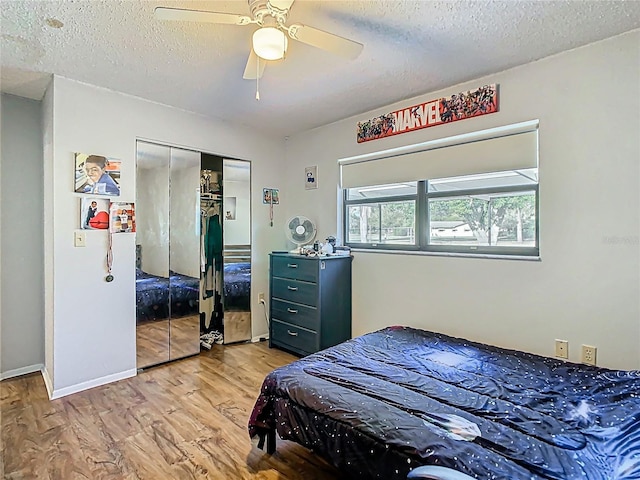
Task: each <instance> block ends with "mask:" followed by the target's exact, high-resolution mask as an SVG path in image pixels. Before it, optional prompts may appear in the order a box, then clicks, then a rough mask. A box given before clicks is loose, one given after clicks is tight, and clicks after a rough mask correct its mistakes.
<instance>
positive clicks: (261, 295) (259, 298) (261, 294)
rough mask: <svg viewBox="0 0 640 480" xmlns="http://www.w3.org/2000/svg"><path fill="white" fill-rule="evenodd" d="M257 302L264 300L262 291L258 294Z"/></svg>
mask: <svg viewBox="0 0 640 480" xmlns="http://www.w3.org/2000/svg"><path fill="white" fill-rule="evenodd" d="M258 302H260V303H262V302H264V293H262V292H260V293H259V294H258Z"/></svg>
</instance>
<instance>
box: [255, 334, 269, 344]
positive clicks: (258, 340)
mask: <svg viewBox="0 0 640 480" xmlns="http://www.w3.org/2000/svg"><path fill="white" fill-rule="evenodd" d="M262 339H264V340H269V334H268V333H265V334H264V335H258V336H257V337H253V338H252V339H251V342H252V343H258V342H260V341H261V340H262Z"/></svg>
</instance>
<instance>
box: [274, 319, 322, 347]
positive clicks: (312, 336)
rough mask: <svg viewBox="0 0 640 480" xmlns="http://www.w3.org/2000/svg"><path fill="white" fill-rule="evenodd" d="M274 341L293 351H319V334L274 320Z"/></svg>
mask: <svg viewBox="0 0 640 480" xmlns="http://www.w3.org/2000/svg"><path fill="white" fill-rule="evenodd" d="M271 329H272V332H271V335H272V340H273V341H274V342H276V343H279V344H282V345H284V346H288V347H290V348H292V349H293V350H298V351H300V352H304V353H311V352H315V351H317V350H318V334H317V333H316V332H312V331H310V330H306V329H304V328H300V327H297V326H295V325H289V324H288V323H284V322H280V321H278V320H273V323H272V325H271Z"/></svg>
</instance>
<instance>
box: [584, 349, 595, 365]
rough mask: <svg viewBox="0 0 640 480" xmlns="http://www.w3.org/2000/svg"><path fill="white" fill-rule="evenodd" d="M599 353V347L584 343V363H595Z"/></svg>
mask: <svg viewBox="0 0 640 480" xmlns="http://www.w3.org/2000/svg"><path fill="white" fill-rule="evenodd" d="M597 353H598V349H597V348H596V347H594V346H591V345H582V363H586V364H587V365H595V364H596V354H597Z"/></svg>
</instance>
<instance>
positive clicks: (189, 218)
mask: <svg viewBox="0 0 640 480" xmlns="http://www.w3.org/2000/svg"><path fill="white" fill-rule="evenodd" d="M170 172H171V178H170V192H171V193H170V212H171V213H170V229H169V245H170V248H169V252H170V262H169V267H170V277H169V284H170V295H171V320H170V322H169V329H170V336H169V338H170V348H169V350H170V358H171V360H175V359H176V358H181V357H185V356H187V355H193V354H195V353H198V352H199V351H200V312H199V303H198V300H199V293H200V218H199V215H200V208H199V201H200V153H199V152H193V151H190V150H182V149H179V148H172V149H171V167H170Z"/></svg>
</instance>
